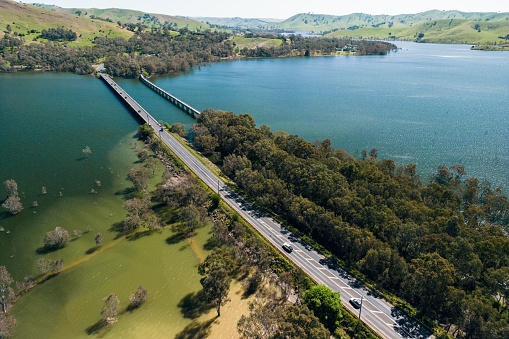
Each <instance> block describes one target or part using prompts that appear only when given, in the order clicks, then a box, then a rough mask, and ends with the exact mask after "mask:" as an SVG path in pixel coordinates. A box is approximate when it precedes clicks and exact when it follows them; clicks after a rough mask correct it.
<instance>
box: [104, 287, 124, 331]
mask: <svg viewBox="0 0 509 339" xmlns="http://www.w3.org/2000/svg"><path fill="white" fill-rule="evenodd" d="M103 300H104V306H103V309H102V311H101V315H102V317H103V320H104V321H106V323H107V324H108V326H111V325H113V324H114V323H115V322H116V321H117V317H118V312H119V310H120V300H118V297H117V295H116V294H115V293H112V294H110V295H109V296H108V297H106V298H104V299H103Z"/></svg>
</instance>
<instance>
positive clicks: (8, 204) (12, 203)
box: [2, 195, 23, 214]
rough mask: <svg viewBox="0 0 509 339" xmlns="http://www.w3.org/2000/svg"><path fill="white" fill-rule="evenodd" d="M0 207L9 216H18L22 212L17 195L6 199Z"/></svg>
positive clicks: (21, 205)
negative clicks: (7, 212)
mask: <svg viewBox="0 0 509 339" xmlns="http://www.w3.org/2000/svg"><path fill="white" fill-rule="evenodd" d="M2 207H4V208H6V209H8V210H9V212H10V213H11V214H18V213H19V212H21V211H22V210H23V204H22V203H21V199H20V198H19V196H18V195H11V196H10V197H8V198H7V199H6V200H5V201H4V203H3V204H2Z"/></svg>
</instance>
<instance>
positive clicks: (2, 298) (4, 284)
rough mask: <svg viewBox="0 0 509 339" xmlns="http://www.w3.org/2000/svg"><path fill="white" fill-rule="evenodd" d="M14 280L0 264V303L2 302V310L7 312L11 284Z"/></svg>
mask: <svg viewBox="0 0 509 339" xmlns="http://www.w3.org/2000/svg"><path fill="white" fill-rule="evenodd" d="M13 282H14V279H12V277H11V275H10V274H9V272H8V271H7V268H6V267H5V266H0V303H1V304H2V312H3V313H4V314H7V310H8V309H9V300H10V297H9V294H10V290H11V287H10V286H11V284H12V283H13Z"/></svg>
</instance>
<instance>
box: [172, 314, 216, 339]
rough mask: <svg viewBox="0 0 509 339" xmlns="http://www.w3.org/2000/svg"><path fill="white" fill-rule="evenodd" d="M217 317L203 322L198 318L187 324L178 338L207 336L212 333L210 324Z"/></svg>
mask: <svg viewBox="0 0 509 339" xmlns="http://www.w3.org/2000/svg"><path fill="white" fill-rule="evenodd" d="M216 319H217V316H216V317H214V318H212V319H210V320H207V321H204V322H202V323H199V322H197V321H196V320H195V321H193V322H192V323H190V324H189V325H187V326H186V327H185V328H184V329H183V330H182V332H180V333H178V334H177V335H176V336H175V338H176V339H194V338H206V337H208V336H209V335H210V326H211V325H212V324H213V323H214V321H215V320H216Z"/></svg>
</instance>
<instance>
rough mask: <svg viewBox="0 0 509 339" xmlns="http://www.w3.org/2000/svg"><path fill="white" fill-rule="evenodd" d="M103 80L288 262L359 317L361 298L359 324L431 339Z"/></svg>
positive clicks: (392, 335)
mask: <svg viewBox="0 0 509 339" xmlns="http://www.w3.org/2000/svg"><path fill="white" fill-rule="evenodd" d="M100 76H101V77H102V79H103V80H104V81H105V82H106V83H107V84H108V85H109V87H110V88H111V89H112V90H113V91H114V92H116V94H117V95H118V96H119V97H120V98H121V99H122V100H123V101H124V102H125V103H126V104H127V105H128V106H130V108H131V109H132V110H133V111H134V112H135V113H137V114H138V116H139V117H140V118H141V119H142V120H143V121H145V122H147V123H148V124H149V125H150V126H151V127H152V129H153V130H154V132H155V133H156V134H157V135H158V136H159V137H160V139H161V140H162V141H163V142H164V143H165V144H166V145H167V146H168V147H169V148H170V149H171V150H172V151H173V152H174V153H175V155H177V156H178V157H179V158H180V159H181V160H182V161H183V162H184V163H185V164H186V165H187V166H188V167H189V168H190V169H191V170H192V171H193V172H194V173H195V174H196V175H197V176H198V177H199V178H200V179H201V180H202V181H203V182H204V183H206V184H207V185H208V186H209V187H210V188H211V189H212V190H213V191H215V192H218V193H219V194H220V195H221V197H222V199H223V200H224V201H225V202H226V203H227V204H228V205H229V206H230V207H232V208H233V209H234V210H235V211H236V212H238V213H239V214H240V215H241V216H242V217H243V218H244V219H245V220H246V221H247V222H249V223H250V224H251V225H252V226H253V227H254V228H255V229H256V230H257V231H258V232H259V233H260V234H261V235H262V236H264V237H265V238H266V239H267V240H268V241H269V242H270V243H271V244H272V245H273V246H274V247H276V248H277V249H278V250H279V251H281V253H283V255H285V256H286V257H287V258H288V259H289V260H291V261H293V262H294V263H295V264H296V265H297V266H299V267H300V268H301V269H302V270H303V271H304V272H306V273H307V274H309V276H311V277H312V278H313V279H314V280H315V281H316V282H318V283H320V284H324V285H327V286H328V287H330V288H331V289H332V290H334V291H337V292H340V295H341V301H342V302H343V305H344V306H345V307H346V308H348V309H349V310H350V311H352V312H353V313H354V314H358V312H359V310H357V309H356V308H354V307H353V306H352V305H351V304H350V303H349V300H350V298H362V299H363V303H362V315H361V319H362V321H363V322H364V323H365V324H366V325H367V326H369V327H370V328H371V329H372V330H374V331H375V332H377V333H378V334H379V335H380V336H381V337H383V338H390V339H393V338H419V339H424V338H433V336H432V335H431V333H430V331H429V330H427V329H425V328H424V327H423V326H420V325H418V324H417V323H416V322H415V321H414V320H413V319H411V318H409V317H408V316H407V315H406V314H405V313H404V312H402V311H401V310H399V309H397V308H396V307H394V306H392V305H391V304H389V303H388V302H387V301H385V300H383V299H381V298H379V297H377V296H376V295H375V294H374V293H372V292H371V291H369V290H368V289H367V288H366V287H365V286H364V285H363V284H362V283H360V282H359V281H357V280H356V279H355V278H354V277H352V276H350V275H349V274H348V273H347V272H345V271H344V270H342V269H341V268H339V267H333V266H332V265H330V262H329V261H328V260H326V258H325V257H324V256H322V255H321V254H319V253H317V252H316V251H315V250H314V249H313V248H312V247H311V246H309V245H308V244H306V243H305V242H304V241H302V240H301V239H299V238H298V237H297V236H296V235H295V234H293V233H291V232H289V231H288V230H286V229H284V228H283V227H281V225H280V224H279V223H277V222H276V221H274V220H273V219H272V218H270V217H269V216H267V215H265V214H264V213H263V212H260V211H258V210H257V209H255V208H254V206H252V205H251V204H250V203H248V202H247V201H246V200H244V199H243V198H242V197H241V196H239V195H238V194H237V193H235V192H234V191H233V190H232V189H231V188H230V187H229V186H228V185H226V184H225V183H224V182H223V181H222V180H221V178H219V177H217V176H216V175H215V174H214V173H213V172H212V171H210V170H209V169H208V168H207V167H206V166H205V165H204V164H203V163H202V162H201V161H200V160H198V159H197V158H196V157H195V156H194V155H193V154H192V153H191V152H189V151H188V150H187V149H186V148H185V147H184V146H183V145H182V144H181V143H180V142H178V141H177V140H176V139H175V138H174V137H173V136H172V135H171V134H169V133H168V132H167V131H166V130H162V128H161V126H160V125H159V123H158V122H157V121H156V120H155V119H154V118H153V117H152V116H151V115H150V114H149V113H148V112H147V111H146V110H145V109H144V108H143V107H142V106H141V105H139V104H138V103H137V102H136V101H135V100H134V99H133V98H132V97H131V96H129V94H127V93H126V92H125V91H124V90H123V89H122V88H121V87H120V86H118V85H117V84H116V83H115V82H114V81H113V80H112V79H111V78H110V77H108V76H106V75H104V74H102V73H100ZM285 242H288V243H291V244H292V246H293V248H294V251H293V252H292V253H287V252H286V251H284V250H283V249H282V247H281V246H282V244H283V243H285Z"/></svg>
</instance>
